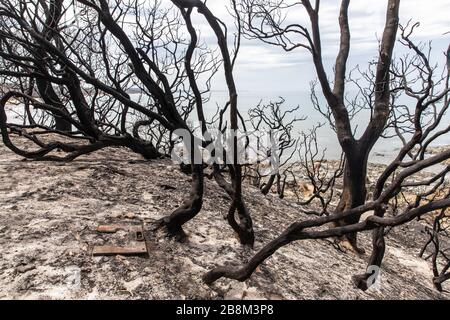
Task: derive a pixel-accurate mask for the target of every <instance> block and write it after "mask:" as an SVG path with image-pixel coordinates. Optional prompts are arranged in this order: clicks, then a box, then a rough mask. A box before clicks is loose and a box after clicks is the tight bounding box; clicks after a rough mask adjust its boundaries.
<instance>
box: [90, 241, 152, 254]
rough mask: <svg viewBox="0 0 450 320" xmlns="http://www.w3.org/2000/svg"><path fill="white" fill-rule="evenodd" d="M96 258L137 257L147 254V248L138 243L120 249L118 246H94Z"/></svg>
mask: <svg viewBox="0 0 450 320" xmlns="http://www.w3.org/2000/svg"><path fill="white" fill-rule="evenodd" d="M92 254H93V255H94V256H114V255H122V256H135V255H144V254H147V246H146V245H145V243H144V242H141V243H137V244H136V245H133V246H126V247H118V246H94V248H93V250H92Z"/></svg>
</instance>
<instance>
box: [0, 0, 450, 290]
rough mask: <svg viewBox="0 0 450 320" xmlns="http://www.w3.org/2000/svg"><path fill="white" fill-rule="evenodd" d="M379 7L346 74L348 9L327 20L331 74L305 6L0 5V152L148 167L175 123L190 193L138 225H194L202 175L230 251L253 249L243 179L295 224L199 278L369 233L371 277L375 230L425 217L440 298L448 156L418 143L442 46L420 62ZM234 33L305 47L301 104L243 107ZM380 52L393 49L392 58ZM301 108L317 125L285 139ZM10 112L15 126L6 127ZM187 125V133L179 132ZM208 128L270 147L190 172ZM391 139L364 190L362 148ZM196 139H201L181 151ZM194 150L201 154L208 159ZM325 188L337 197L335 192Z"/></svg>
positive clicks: (437, 131) (96, 1) (378, 258)
mask: <svg viewBox="0 0 450 320" xmlns="http://www.w3.org/2000/svg"><path fill="white" fill-rule="evenodd" d="M385 2H386V19H385V27H384V30H383V34H382V36H381V38H380V43H379V50H378V52H376V53H375V54H377V58H376V59H375V60H374V61H371V62H368V64H367V66H359V67H357V68H355V69H353V70H350V66H349V62H348V57H349V53H350V47H351V21H350V20H349V15H348V11H349V6H350V1H349V0H342V1H341V4H340V11H339V13H338V16H337V17H336V19H338V21H339V26H340V40H339V43H338V45H339V50H338V54H337V56H336V58H335V64H334V67H333V69H332V70H327V68H326V67H325V66H324V62H323V54H322V40H321V38H322V37H323V33H322V31H321V29H320V12H321V7H320V1H313V2H311V1H309V0H303V1H301V2H293V1H283V0H231V1H230V2H229V3H228V6H229V14H230V18H231V19H233V20H234V23H233V24H232V25H228V26H227V25H225V23H224V22H223V21H221V20H220V19H219V18H218V17H216V15H215V14H214V12H212V11H211V10H210V8H209V7H208V3H207V2H204V1H200V0H172V1H160V0H152V1H143V0H115V1H109V0H77V1H71V0H67V1H65V0H30V1H29V0H0V95H1V96H0V129H1V134H2V140H3V143H4V145H5V146H6V147H8V148H9V149H10V150H11V151H12V152H14V153H16V154H18V155H20V156H22V157H24V158H26V159H31V160H34V161H72V160H74V159H76V158H78V157H80V156H82V155H85V154H88V153H92V152H95V151H98V150H100V149H104V148H106V147H123V148H128V149H130V150H132V151H133V152H135V153H137V154H140V155H142V157H144V158H145V159H159V158H163V157H168V156H170V154H171V152H172V151H173V150H174V149H175V148H176V142H177V140H176V139H175V138H174V136H175V135H176V132H177V130H186V131H187V132H189V134H190V139H183V141H182V143H181V145H182V147H183V148H185V149H190V150H194V149H195V152H191V159H189V160H190V161H189V164H186V163H184V164H181V165H180V170H182V171H183V172H184V173H186V174H189V175H190V176H191V188H190V190H186V200H185V201H184V202H183V203H181V204H180V206H179V207H178V208H177V209H175V210H174V211H173V212H171V213H169V214H167V216H166V217H165V218H163V219H161V220H159V221H157V222H155V224H154V226H152V229H151V230H149V232H155V231H156V230H163V231H164V234H165V235H166V236H168V237H174V238H175V239H176V240H179V241H182V240H183V239H184V238H185V237H186V235H185V233H184V232H183V225H184V224H185V223H187V222H190V223H193V224H195V223H196V221H195V219H194V218H195V217H196V215H198V214H201V210H202V204H203V198H204V196H205V190H204V189H205V183H204V180H205V178H207V179H214V180H215V182H216V183H217V184H218V185H219V186H220V187H221V190H223V193H224V195H226V196H227V197H228V198H227V199H229V209H228V211H227V212H221V213H218V214H223V215H224V216H225V217H226V221H227V223H228V224H229V226H230V227H231V228H232V229H233V230H234V232H235V233H236V235H237V237H238V239H239V240H240V243H241V244H242V245H244V246H250V247H253V245H254V242H255V232H254V229H253V222H252V218H251V212H250V211H249V209H248V207H247V206H246V203H245V199H244V198H243V195H242V190H243V188H245V187H246V186H247V185H248V184H251V185H253V186H256V187H257V188H259V189H260V190H261V192H262V193H263V194H264V195H267V194H269V193H271V192H274V193H276V195H277V196H279V197H280V198H285V197H286V193H287V192H290V194H291V195H293V196H292V197H291V199H290V200H291V201H294V202H296V203H297V204H298V205H299V208H300V209H299V210H301V211H302V212H303V213H307V214H308V215H309V219H306V220H302V221H292V224H291V225H289V226H287V227H286V229H285V231H284V232H283V233H282V234H280V235H279V236H278V237H277V238H275V239H273V241H271V242H270V243H267V244H266V245H265V246H263V247H262V248H257V249H258V251H256V253H255V254H254V255H253V256H252V257H249V259H248V262H247V263H245V264H244V265H240V266H236V265H230V266H228V265H226V266H217V267H216V268H215V269H212V270H210V271H209V272H208V273H207V274H205V275H204V278H203V280H204V281H205V282H206V283H207V284H212V283H213V282H215V281H216V280H218V279H220V278H229V279H234V280H238V281H245V280H246V279H248V278H249V277H251V275H252V273H253V272H254V271H255V270H256V268H257V267H258V266H259V265H260V264H262V263H263V262H264V261H265V260H266V259H268V258H270V256H272V255H273V254H274V253H275V252H276V251H277V250H278V249H280V248H281V247H283V246H285V245H287V244H290V243H292V242H295V241H301V240H305V239H326V238H330V239H337V240H336V243H337V245H338V247H339V248H341V249H343V248H345V247H347V248H351V249H352V251H353V252H350V253H348V254H360V253H362V252H363V250H362V249H361V248H359V247H358V242H357V238H358V233H359V232H362V231H368V230H371V231H372V232H373V247H372V251H371V254H370V259H369V261H368V262H367V265H368V266H369V267H371V268H369V267H368V269H367V270H373V267H374V266H375V267H379V268H380V267H382V262H383V257H384V253H385V248H386V244H385V237H386V234H387V233H388V232H389V231H390V230H391V229H392V228H395V227H397V226H400V225H403V224H407V223H408V222H410V221H412V220H417V219H422V220H424V221H427V225H428V227H427V229H426V230H427V235H428V241H427V243H425V244H424V246H423V250H422V252H420V255H421V256H422V257H423V258H424V259H427V260H430V261H431V263H432V265H433V275H430V276H432V277H433V283H434V284H435V287H436V289H437V290H443V283H444V282H445V281H446V280H448V279H450V272H449V269H450V253H449V252H448V248H446V247H445V246H443V245H442V243H443V241H442V239H443V238H448V226H449V223H448V217H449V210H448V207H449V206H450V189H449V187H448V174H449V172H450V165H449V159H450V149H448V148H447V149H445V148H442V149H439V151H438V152H431V151H430V150H431V148H432V147H433V145H434V144H435V142H436V141H438V140H439V138H440V137H442V136H443V135H447V134H449V131H450V126H449V125H448V122H446V120H445V119H446V118H445V116H446V113H447V110H448V108H449V105H450V86H449V72H450V48H449V51H448V52H445V53H444V54H443V55H438V58H439V60H438V61H432V60H433V59H432V55H431V44H428V43H417V42H416V41H415V39H414V31H415V30H416V29H417V28H418V27H419V24H417V23H412V22H410V23H408V24H406V25H404V26H402V25H401V24H400V23H399V14H400V12H401V6H400V0H386V1H385ZM297 11H299V12H300V11H301V12H302V13H305V14H306V16H307V17H308V21H307V22H305V21H298V22H295V21H294V22H292V21H291V23H288V22H287V21H290V20H289V19H285V17H286V15H287V14H288V12H297ZM194 16H195V19H196V20H194ZM198 19H201V20H202V21H203V23H204V24H205V25H206V26H207V28H208V30H209V33H210V34H211V35H212V36H213V37H214V40H213V41H212V42H214V45H211V44H210V43H207V42H204V41H203V40H202V35H201V33H200V32H199V28H198V26H197V25H196V23H195V22H194V21H198ZM244 38H245V39H246V41H248V40H250V41H254V42H258V41H259V42H262V43H265V44H266V45H271V46H276V47H279V49H280V50H281V51H286V52H288V51H294V52H297V54H299V55H301V54H308V55H309V56H310V62H311V64H313V65H314V69H315V72H316V74H315V78H316V79H317V80H316V81H315V82H313V83H312V85H311V88H310V90H311V101H298V106H297V105H296V106H287V103H286V101H285V100H284V99H283V98H280V99H278V100H277V99H275V100H273V101H271V102H267V103H266V102H261V103H260V104H258V105H256V106H253V107H251V108H250V109H249V111H248V113H246V114H244V113H243V112H242V111H241V108H240V104H239V99H238V93H239V88H238V87H237V84H236V72H235V69H236V68H237V66H236V60H237V59H238V57H239V52H240V50H241V49H242V48H241V41H242V40H243V39H244ZM396 46H399V47H403V51H407V52H408V53H407V54H406V55H404V56H395V55H394V53H395V48H396ZM301 51H304V52H301ZM215 78H221V79H222V80H223V81H224V83H225V86H226V94H227V102H226V103H225V104H224V105H221V106H218V110H217V112H216V114H215V115H213V116H212V117H208V116H207V115H206V111H205V105H206V104H207V103H208V102H209V101H210V100H213V99H214V96H213V92H212V90H213V87H212V86H213V84H214V79H215ZM350 89H351V90H350ZM350 91H351V93H350ZM355 92H356V94H355ZM306 103H310V104H312V105H313V107H314V109H315V112H317V113H318V114H320V115H321V116H322V117H323V119H324V122H323V123H319V124H316V125H315V126H314V127H313V128H312V129H310V130H308V131H303V132H297V131H296V128H297V126H296V125H297V124H301V123H302V122H304V121H306V120H307V117H305V115H304V114H303V110H302V105H304V104H306ZM12 114H16V115H19V116H20V119H21V121H20V122H17V121H15V122H11V121H10V120H9V119H8V118H10V117H11V115H12ZM359 114H364V115H365V116H366V117H367V125H366V127H364V128H357V129H358V130H356V126H355V123H354V121H353V120H354V117H355V116H357V115H359ZM192 121H198V123H200V126H199V127H198V128H194V127H193V125H192ZM323 126H329V127H330V128H331V129H332V132H334V134H335V135H336V138H337V141H338V142H339V146H340V148H341V151H342V157H341V159H340V161H337V162H336V163H337V165H334V166H331V165H330V164H329V163H327V161H325V160H326V159H325V152H324V148H323V147H322V146H321V145H320V143H319V142H318V135H319V130H320V129H321V127H323ZM212 127H216V128H218V130H219V132H222V133H226V132H227V131H229V130H234V131H237V130H240V131H241V132H248V133H250V132H252V131H256V132H269V131H276V132H277V133H278V134H277V135H275V136H274V137H275V140H274V141H272V142H273V144H274V145H275V146H276V151H273V150H270V149H264V148H263V153H264V155H263V157H262V158H261V160H258V161H256V162H255V163H253V164H241V163H240V161H239V157H240V156H241V155H239V152H238V150H239V144H242V143H243V144H246V143H248V141H246V140H245V139H240V137H238V136H236V135H235V136H233V137H232V139H231V148H230V149H228V153H229V154H231V156H230V157H226V159H224V161H221V162H214V163H211V162H208V161H206V160H205V161H203V162H201V163H198V162H196V161H195V159H194V154H195V153H202V150H203V149H205V148H206V146H207V145H208V144H210V143H211V142H221V141H219V140H220V139H221V138H220V137H218V136H217V135H215V134H213V133H212V131H211V128H212ZM199 131H200V133H201V137H200V136H199V135H198V134H196V133H198V132H199ZM16 136H21V137H23V138H25V139H27V140H29V142H30V143H32V144H33V145H34V148H32V149H23V148H21V147H19V146H18V145H17V144H15V142H14V138H15V137H16ZM43 137H46V138H45V139H44V138H43ZM48 137H50V138H51V140H50V141H49V140H48ZM393 138H396V139H399V140H400V141H401V143H402V147H401V148H400V149H399V150H397V151H396V154H395V156H394V157H393V159H394V160H393V161H391V162H390V163H389V164H387V165H386V166H385V168H384V169H383V171H382V173H381V174H380V175H379V176H377V177H376V179H375V181H372V182H371V183H370V184H369V183H368V170H369V169H368V166H369V155H370V153H371V152H372V150H373V147H374V145H375V143H377V141H379V140H380V139H393ZM198 140H200V142H201V143H195V141H198ZM258 141H259V140H258ZM183 144H184V145H183ZM178 145H179V143H178ZM260 151H261V150H260ZM209 152H210V154H211V155H214V154H215V153H216V152H219V150H216V149H214V148H213V149H210V150H209ZM268 160H272V161H275V162H276V163H277V165H278V168H277V170H276V171H273V170H268V165H267V161H268ZM149 165H152V164H151V162H150V163H149ZM269 167H270V164H269ZM430 168H433V170H431V171H430ZM436 168H437V169H436ZM424 172H428V174H427V175H424V174H423V173H424ZM168 174H170V172H168ZM299 175H301V176H302V177H303V180H306V181H307V186H308V188H309V189H308V191H309V192H308V193H307V194H306V195H305V194H304V193H301V192H299V182H298V181H297V180H298V179H299ZM425 177H426V178H425ZM338 184H341V185H342V190H339V191H337V190H336V186H337V185H338ZM411 194H413V196H410V195H411ZM361 217H364V218H361ZM345 244H347V246H345ZM372 275H373V272H372V271H365V270H361V274H359V275H355V276H354V280H355V285H356V286H358V287H359V288H361V289H363V290H366V289H368V288H369V287H370V286H371V285H372V284H373V283H372V282H371V281H372V280H371V279H372ZM369 279H370V281H369Z"/></svg>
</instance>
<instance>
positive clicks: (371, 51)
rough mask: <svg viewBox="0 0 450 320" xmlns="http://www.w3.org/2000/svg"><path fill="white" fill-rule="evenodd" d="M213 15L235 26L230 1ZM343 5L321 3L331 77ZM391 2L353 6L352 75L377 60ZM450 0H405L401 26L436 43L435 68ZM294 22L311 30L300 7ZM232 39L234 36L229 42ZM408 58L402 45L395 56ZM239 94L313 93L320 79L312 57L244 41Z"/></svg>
mask: <svg viewBox="0 0 450 320" xmlns="http://www.w3.org/2000/svg"><path fill="white" fill-rule="evenodd" d="M207 4H208V6H209V7H210V9H211V10H212V11H213V12H214V13H215V14H216V15H217V16H218V17H220V18H221V19H223V20H224V21H225V22H226V23H227V24H228V25H232V23H233V22H232V20H230V18H229V14H228V13H227V10H226V8H225V4H227V5H228V1H226V0H208V1H207ZM339 5H340V1H338V0H322V1H321V9H320V26H321V31H322V41H323V56H324V62H325V64H326V66H327V69H328V73H329V75H330V76H331V75H332V67H333V64H334V60H335V57H336V54H337V49H338V44H339V26H338V13H339ZM386 6H387V0H377V1H374V0H352V1H351V2H350V8H349V21H350V29H351V36H352V43H351V53H350V58H349V67H350V69H351V68H352V67H354V66H356V65H357V64H360V65H362V66H363V65H364V64H365V63H367V62H368V61H370V60H372V59H374V58H375V57H376V56H377V46H378V39H379V38H380V37H381V35H382V31H383V27H384V23H385V14H386ZM449 13H450V0H433V1H423V0H402V1H401V4H400V22H401V23H402V24H406V23H407V22H408V20H410V19H412V21H413V22H416V21H418V22H420V23H421V25H420V27H419V28H418V29H417V30H416V32H415V34H414V39H415V40H417V41H430V40H431V41H433V55H434V58H436V61H435V62H438V61H437V59H439V63H444V61H445V60H444V56H443V52H444V51H445V50H446V49H447V47H448V44H449V43H450V33H449V34H445V35H444V33H446V32H450V19H449ZM288 19H289V21H293V22H296V23H301V24H303V25H305V26H309V24H308V19H307V16H306V15H305V12H304V10H302V7H301V6H298V7H296V8H295V9H293V10H290V11H289V16H288ZM194 21H195V22H196V24H197V25H198V26H199V28H200V29H201V32H202V36H203V38H205V39H207V40H208V42H209V41H212V40H213V35H212V33H211V31H210V29H209V28H208V27H207V26H206V25H205V23H204V21H203V20H202V19H199V18H196V19H195V20H194ZM231 38H232V37H231V36H230V39H231ZM403 53H405V49H404V48H402V47H401V45H399V44H398V43H397V45H396V55H401V54H403ZM235 73H236V79H237V82H238V85H239V90H240V91H241V92H242V91H271V92H272V91H273V92H280V94H281V93H282V92H283V91H297V90H308V89H309V82H310V81H311V80H314V79H315V73H314V68H313V65H312V60H311V56H310V54H309V52H308V51H306V50H305V49H301V48H298V49H296V50H294V51H293V52H290V53H286V52H284V51H283V50H282V49H281V48H279V47H273V46H270V45H265V44H263V43H261V42H259V41H257V40H252V41H249V40H244V41H243V44H242V48H241V52H240V55H239V58H238V63H237V65H236V69H235Z"/></svg>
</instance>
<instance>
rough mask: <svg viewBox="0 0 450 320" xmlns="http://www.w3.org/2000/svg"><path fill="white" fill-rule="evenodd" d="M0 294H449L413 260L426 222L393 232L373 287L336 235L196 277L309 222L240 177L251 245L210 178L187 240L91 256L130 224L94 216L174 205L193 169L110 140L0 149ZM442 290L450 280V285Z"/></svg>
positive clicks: (159, 213) (139, 217) (123, 239)
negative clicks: (359, 278)
mask: <svg viewBox="0 0 450 320" xmlns="http://www.w3.org/2000/svg"><path fill="white" fill-rule="evenodd" d="M0 182H1V183H0V208H1V210H0V246H1V248H2V250H1V251H0V298H2V299H194V298H195V299H197V298H202V299H447V298H449V297H450V294H448V293H443V294H441V293H439V292H438V291H436V290H435V289H434V288H433V285H432V281H431V279H432V271H431V265H430V264H429V262H427V261H424V260H423V259H421V258H419V257H418V253H419V250H420V248H421V246H422V245H423V243H424V239H425V233H424V232H423V225H422V224H421V223H419V222H412V223H411V224H409V225H407V226H403V227H400V228H397V229H395V230H393V231H392V232H391V233H390V234H389V236H388V239H387V246H388V247H387V254H386V258H385V262H384V264H383V268H382V271H381V282H380V284H379V285H378V286H377V287H376V288H371V289H370V290H369V291H367V292H362V291H360V290H358V289H356V288H354V286H353V283H352V276H353V275H355V274H359V273H361V272H363V271H364V269H365V268H366V261H367V259H368V254H369V253H370V244H371V239H370V233H363V234H361V235H360V237H359V239H360V243H361V245H362V247H363V248H364V249H365V250H366V252H367V253H366V254H365V255H363V256H358V255H356V254H355V253H352V252H348V253H344V252H341V251H339V250H337V249H336V247H335V245H334V243H333V240H320V241H316V240H314V241H300V242H295V243H293V244H290V245H288V246H286V247H284V248H282V249H281V250H279V251H278V252H277V253H275V254H274V255H273V256H272V257H271V258H270V259H268V260H267V261H266V262H265V263H264V264H262V265H261V266H260V267H259V268H258V269H257V271H256V272H255V273H254V274H253V276H252V277H251V278H250V279H249V280H247V281H245V282H243V283H240V282H236V281H232V280H228V279H222V280H219V281H218V282H216V283H215V284H214V285H212V286H207V285H205V284H203V283H202V281H201V277H202V275H203V274H204V273H205V272H206V271H208V270H210V269H211V268H213V267H215V266H218V265H224V264H236V263H243V262H245V261H247V260H248V259H249V258H251V256H252V255H253V254H254V253H255V252H256V251H257V250H258V249H260V248H261V247H262V246H263V245H264V244H266V243H267V242H268V241H270V240H271V239H273V238H275V237H276V236H277V235H278V234H279V233H280V232H281V231H282V230H283V229H284V228H286V227H287V226H288V225H289V224H290V223H292V222H294V221H298V220H304V219H311V218H312V217H309V216H306V215H304V214H301V213H300V212H299V208H298V207H297V206H296V205H295V204H293V203H292V202H291V201H289V200H280V199H278V198H277V197H276V195H268V196H263V195H262V194H261V193H260V191H259V190H257V189H256V188H254V187H251V186H248V185H246V186H245V193H244V195H245V200H246V201H247V204H248V207H249V209H250V212H251V214H252V217H253V220H254V227H255V232H256V243H255V247H254V249H253V250H252V249H249V248H244V247H242V246H241V245H240V244H239V243H238V241H237V239H236V238H235V236H234V234H233V232H232V230H231V228H230V227H229V226H228V224H227V222H226V220H224V218H223V216H224V214H225V213H226V212H227V210H228V204H229V199H228V197H227V196H226V195H225V193H224V192H223V191H222V190H221V189H220V188H219V187H218V186H217V185H216V183H215V182H214V181H211V180H207V181H206V195H205V202H204V207H203V210H202V211H201V213H200V214H199V215H198V216H197V217H196V218H195V219H194V220H192V221H190V222H189V223H187V225H186V226H185V231H186V233H187V234H188V240H187V242H185V243H178V242H175V241H173V240H167V239H159V241H158V242H156V243H154V245H153V246H152V248H151V255H150V257H148V258H146V257H124V256H113V257H94V256H93V255H92V247H93V246H94V245H105V244H127V243H128V244H129V243H132V242H133V239H132V237H131V236H130V234H129V233H128V232H125V231H119V232H118V233H116V234H100V233H98V232H97V231H96V228H97V226H98V225H99V224H105V223H130V224H133V223H134V224H139V223H140V222H141V221H143V220H146V219H157V218H161V217H163V216H164V215H167V214H169V213H170V212H171V211H172V210H173V209H175V208H176V207H177V205H178V204H180V203H181V202H182V199H183V198H184V197H185V196H186V195H188V192H189V183H190V177H189V176H187V175H184V174H183V173H181V172H180V171H179V170H178V169H177V166H176V165H174V164H172V163H171V161H170V160H158V161H156V160H155V161H145V160H143V159H142V158H141V157H139V156H138V155H136V154H134V153H132V152H129V151H127V150H126V149H105V150H102V151H99V152H97V153H94V154H91V155H87V156H83V157H80V158H78V159H76V160H75V161H73V162H70V163H55V162H35V161H22V159H21V158H20V157H19V156H17V155H15V154H14V153H12V152H11V151H9V150H8V149H6V147H5V146H3V145H1V146H0ZM446 287H447V288H448V284H447V285H446Z"/></svg>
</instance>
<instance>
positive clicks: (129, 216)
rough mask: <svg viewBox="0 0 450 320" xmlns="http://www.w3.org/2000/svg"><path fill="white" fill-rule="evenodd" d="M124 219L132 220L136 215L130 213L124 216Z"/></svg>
mask: <svg viewBox="0 0 450 320" xmlns="http://www.w3.org/2000/svg"><path fill="white" fill-rule="evenodd" d="M125 218H127V219H134V218H136V215H135V214H134V213H132V212H128V213H127V214H125Z"/></svg>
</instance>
